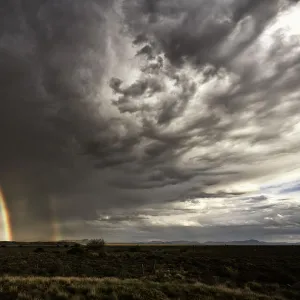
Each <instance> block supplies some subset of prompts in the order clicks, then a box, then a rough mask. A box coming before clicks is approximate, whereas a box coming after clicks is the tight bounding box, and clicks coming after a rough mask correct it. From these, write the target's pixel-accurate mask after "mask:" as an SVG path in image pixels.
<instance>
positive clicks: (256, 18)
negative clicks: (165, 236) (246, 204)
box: [0, 0, 300, 238]
mask: <svg viewBox="0 0 300 300" xmlns="http://www.w3.org/2000/svg"><path fill="white" fill-rule="evenodd" d="M278 3H279V2H278V1H267V0H264V1H250V0H249V1H246V0H244V1H238V0H236V1H235V0H231V1H224V2H222V4H220V2H219V1H208V0H207V1H204V0H203V1H183V0H176V1H150V0H149V1H134V0H129V1H122V2H120V1H102V0H101V1H100V0H87V1H84V2H76V3H75V2H74V1H68V0H64V1H60V2H59V3H58V2H53V1H49V0H48V1H47V0H44V1H42V0H41V1H38V0H34V1H30V3H27V2H25V0H20V1H17V0H12V1H4V2H3V4H2V5H1V10H0V20H1V21H0V25H1V26H0V27H1V29H0V68H1V72H0V87H1V88H0V98H1V101H0V125H1V126H0V138H1V148H0V164H1V171H0V184H1V186H2V187H3V189H4V191H5V195H6V197H7V201H8V206H9V208H10V210H11V214H12V221H13V227H14V231H15V234H16V237H17V238H22V236H23V235H26V232H28V234H30V228H32V227H33V225H32V222H33V223H34V222H36V223H41V224H42V223H43V222H44V223H48V222H49V223H51V222H52V219H53V218H54V215H53V214H54V213H53V210H51V209H50V207H51V205H50V203H51V201H52V200H51V199H56V201H57V204H56V206H57V208H56V211H55V214H56V215H55V218H60V219H61V220H64V221H66V222H67V221H68V220H70V219H72V218H78V217H79V216H81V217H82V219H83V220H89V221H90V220H94V219H95V218H96V217H97V211H102V210H103V211H106V210H108V211H113V210H114V209H115V210H117V209H118V208H119V207H124V208H126V209H128V210H130V209H136V210H138V209H139V207H140V206H142V205H145V204H149V203H153V204H154V203H169V204H170V203H171V204H172V203H174V202H175V201H177V200H178V199H179V200H180V199H181V200H185V199H187V198H190V199H195V198H211V199H212V201H213V198H214V197H224V198H228V199H230V198H232V197H236V196H237V195H240V194H243V192H235V191H233V192H230V191H225V190H222V188H219V187H218V186H219V185H223V186H224V185H230V184H232V183H234V182H235V181H238V180H240V179H241V178H242V179H251V178H256V177H259V176H260V175H261V174H262V173H263V172H264V171H263V170H262V167H261V168H259V167H258V169H257V171H256V170H255V171H253V170H251V172H250V171H249V169H248V168H249V165H252V164H253V163H254V162H258V161H262V162H264V161H267V160H268V159H272V158H275V157H276V155H278V153H279V154H283V153H287V154H289V153H293V152H294V153H295V152H296V151H297V149H298V148H297V147H298V146H299V140H297V139H295V140H294V142H293V143H292V142H289V143H288V144H287V143H286V142H285V140H284V138H285V136H286V134H287V133H290V132H292V131H293V129H294V125H295V124H296V123H297V120H296V117H297V115H298V113H299V109H300V106H299V105H298V101H297V99H298V98H297V95H296V93H298V78H299V76H298V75H299V57H300V56H299V55H300V54H299V51H297V47H298V46H299V44H298V43H297V42H295V43H294V44H292V43H284V42H283V41H282V39H280V36H277V35H275V37H274V41H275V42H274V45H272V49H271V50H272V51H271V50H270V51H269V52H267V53H266V55H265V56H266V57H264V58H259V57H256V56H255V55H253V56H251V53H253V51H254V50H256V48H257V47H258V45H257V44H260V42H259V38H260V36H261V34H262V33H263V32H264V30H266V28H268V26H269V25H270V24H272V22H273V21H275V20H276V18H277V17H278V16H279V14H280V12H279V11H278ZM287 3H288V4H287V7H290V8H291V7H292V4H291V1H289V2H287ZM293 3H294V4H293V5H298V4H295V1H293ZM119 4H120V6H118V5H119ZM128 49H129V50H128ZM253 49H254V50H253ZM251 51H252V52H251ZM293 51H294V52H295V54H294V55H293V56H289V55H287V54H291V53H292V52H293ZM254 52H255V51H254ZM256 52H259V51H258V50H257V51H256ZM256 52H255V53H256ZM259 59H261V61H258V60H259ZM124 66H125V67H124ZM260 67H262V68H263V69H259V68H260ZM122 68H124V69H125V71H124V69H122ZM269 70H270V72H271V71H272V72H273V74H271V73H270V74H269V75H268V74H266V72H267V71H269ZM133 71H134V72H133ZM127 73H128V74H127ZM228 78H229V79H228ZM227 79H228V80H232V83H231V84H228V86H227V87H224V86H225V85H226V80H227ZM247 113H249V115H247ZM282 120H283V121H282ZM289 121H291V123H290V122H289ZM283 123H284V124H283ZM255 126H256V128H254V129H255V131H251V130H252V129H253V128H252V127H255ZM240 129H249V130H248V132H247V131H246V132H239V130H240ZM254 129H253V130H254ZM253 132H254V133H253ZM228 145H229V146H228ZM241 145H242V146H241ZM283 145H284V146H283ZM256 146H257V147H262V149H263V150H262V151H261V152H255V153H252V152H251V149H252V147H253V148H255V147H256ZM264 147H265V148H264ZM241 149H242V150H241ZM208 188H215V191H213V192H209V191H207V189H208ZM263 200H266V199H263V198H260V199H259V198H257V199H253V202H254V201H258V202H263ZM21 205H23V206H24V209H22V210H20V209H19V207H20V206H21ZM261 205H262V206H263V205H266V204H261ZM257 209H258V208H257ZM116 218H117V217H116ZM125 219H126V217H125ZM22 220H23V221H22ZM30 220H31V221H32V222H30ZM117 221H118V220H115V222H117ZM119 221H120V220H119ZM25 223H26V224H28V226H27V227H26V228H27V229H26V230H25V229H24V230H21V228H22V226H23V225H24V224H25ZM46 225H47V224H46ZM46 225H45V224H44V225H43V226H42V225H41V227H40V228H41V234H42V232H45V231H47V230H46V229H45V228H47V226H46ZM19 228H20V229H19ZM23 228H25V227H23ZM48 231H50V229H49V230H48ZM18 232H19V233H18ZM66 234H71V233H70V232H69V231H68V233H66ZM47 235H50V233H48V232H47Z"/></svg>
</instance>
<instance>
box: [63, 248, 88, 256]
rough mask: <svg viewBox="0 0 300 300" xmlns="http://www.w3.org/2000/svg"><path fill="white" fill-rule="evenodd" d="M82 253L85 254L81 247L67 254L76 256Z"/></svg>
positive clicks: (70, 250)
mask: <svg viewBox="0 0 300 300" xmlns="http://www.w3.org/2000/svg"><path fill="white" fill-rule="evenodd" d="M82 253H84V250H83V248H81V247H72V248H71V249H69V250H68V251H67V254H74V255H79V254H82Z"/></svg>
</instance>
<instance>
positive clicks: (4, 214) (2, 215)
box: [0, 187, 13, 241]
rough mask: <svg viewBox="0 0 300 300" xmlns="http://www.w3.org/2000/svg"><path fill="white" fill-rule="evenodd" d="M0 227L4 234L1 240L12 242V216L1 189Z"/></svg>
mask: <svg viewBox="0 0 300 300" xmlns="http://www.w3.org/2000/svg"><path fill="white" fill-rule="evenodd" d="M0 225H1V227H0V228H1V230H0V232H3V233H2V234H3V237H2V238H1V239H2V240H4V241H12V240H13V234H12V227H11V223H10V215H9V210H8V208H7V205H6V202H5V197H4V194H3V192H2V189H1V187H0Z"/></svg>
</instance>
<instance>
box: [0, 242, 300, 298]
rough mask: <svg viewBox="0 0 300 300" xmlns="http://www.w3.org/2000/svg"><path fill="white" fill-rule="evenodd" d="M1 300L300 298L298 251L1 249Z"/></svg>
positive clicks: (61, 246)
mask: <svg viewBox="0 0 300 300" xmlns="http://www.w3.org/2000/svg"><path fill="white" fill-rule="evenodd" d="M0 276H1V277H0V299H121V300H122V299H137V300H138V299H157V300H162V299H166V300H167V299H300V286H299V283H300V246H182V245H181V246H176V245H172V246H163V245H151V246H147V245H130V244H127V245H106V246H105V247H102V248H101V249H89V248H87V247H85V246H82V245H70V244H54V243H53V244H50V243H49V244H46V245H43V244H16V245H14V246H7V245H5V244H3V245H2V246H0Z"/></svg>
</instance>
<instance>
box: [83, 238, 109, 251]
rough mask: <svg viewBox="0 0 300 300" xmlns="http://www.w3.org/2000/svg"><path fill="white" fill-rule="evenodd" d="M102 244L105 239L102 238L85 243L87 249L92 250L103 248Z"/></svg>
mask: <svg viewBox="0 0 300 300" xmlns="http://www.w3.org/2000/svg"><path fill="white" fill-rule="evenodd" d="M104 246H105V241H104V240H103V239H93V240H90V241H89V242H88V243H87V245H86V247H87V249H93V250H103V249H104Z"/></svg>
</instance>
